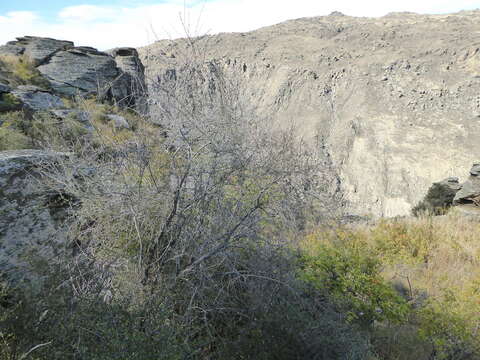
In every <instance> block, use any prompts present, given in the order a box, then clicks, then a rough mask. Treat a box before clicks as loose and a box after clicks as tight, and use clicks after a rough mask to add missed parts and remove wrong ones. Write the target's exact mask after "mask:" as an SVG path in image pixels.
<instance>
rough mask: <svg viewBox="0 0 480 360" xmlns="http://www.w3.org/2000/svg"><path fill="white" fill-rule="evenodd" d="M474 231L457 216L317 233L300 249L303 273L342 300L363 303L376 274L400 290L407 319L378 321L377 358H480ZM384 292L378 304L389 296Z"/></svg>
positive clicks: (478, 256)
mask: <svg viewBox="0 0 480 360" xmlns="http://www.w3.org/2000/svg"><path fill="white" fill-rule="evenodd" d="M479 234H480V223H479V222H472V221H469V220H466V219H464V218H462V217H461V216H457V215H456V214H455V213H451V214H449V215H447V216H443V217H424V218H418V219H405V220H391V221H382V222H380V223H379V224H377V225H375V226H356V227H353V228H351V229H349V230H334V231H332V230H330V231H318V232H316V233H315V234H312V235H310V236H309V237H307V239H306V240H305V241H304V242H303V244H302V248H303V251H304V253H306V254H307V259H308V260H309V262H307V264H309V265H308V266H309V267H307V268H306V275H307V279H309V280H310V281H311V282H313V283H316V284H323V286H330V287H331V286H332V285H331V283H332V281H333V282H334V283H335V284H336V286H337V287H338V291H337V294H338V296H339V297H340V298H341V299H342V298H343V299H344V301H347V302H351V301H352V295H353V294H355V295H356V296H360V299H362V297H361V296H367V297H371V296H372V294H373V293H372V292H371V285H372V282H374V281H378V279H377V278H375V277H372V275H373V274H375V271H378V274H381V275H382V277H383V281H387V282H391V283H395V284H396V287H397V288H398V289H400V290H402V289H403V291H400V292H401V293H402V295H403V296H404V297H405V298H406V299H407V300H408V301H409V303H410V304H412V308H411V311H410V312H409V314H407V315H408V322H407V323H404V324H403V325H401V326H399V325H393V324H391V322H390V321H387V322H385V321H383V322H382V323H379V324H377V328H376V330H375V333H376V335H375V336H374V339H373V343H374V344H375V345H376V346H377V347H378V352H379V354H381V358H382V359H413V358H412V357H411V356H412V355H411V354H412V350H411V349H412V347H413V348H415V347H417V348H419V349H420V348H421V349H422V351H419V352H415V357H414V358H415V359H418V360H424V359H425V360H426V359H431V358H435V359H478V358H480V332H479V331H478V329H479V328H480V241H479ZM372 264H373V265H372ZM369 269H370V270H369ZM372 269H373V270H375V271H372ZM359 270H361V271H360V272H359ZM366 270H367V271H366ZM360 275H361V276H360ZM352 281H353V282H354V284H353V285H351V284H350V283H351V282H352ZM355 283H356V284H357V285H358V287H356V286H355ZM345 285H349V286H348V287H345ZM352 290H353V291H352ZM386 294H387V295H388V297H387V298H384V300H383V301H385V300H386V299H390V296H391V294H390V293H386ZM379 295H380V296H385V294H382V293H381V292H380V293H379ZM374 299H375V298H374ZM354 300H355V299H354ZM370 301H373V300H372V299H371V300H370ZM380 302H382V300H380ZM367 304H368V302H367ZM353 305H354V308H355V306H357V307H358V304H357V303H355V302H353ZM383 320H390V319H388V318H386V319H383ZM405 329H408V331H406V330H405ZM407 333H408V334H409V335H408V336H407V335H406V334H407ZM379 339H381V340H379ZM409 349H410V350H409ZM428 349H430V350H428ZM420 354H424V355H422V356H421V355H420ZM432 354H435V357H430V356H433V355H432Z"/></svg>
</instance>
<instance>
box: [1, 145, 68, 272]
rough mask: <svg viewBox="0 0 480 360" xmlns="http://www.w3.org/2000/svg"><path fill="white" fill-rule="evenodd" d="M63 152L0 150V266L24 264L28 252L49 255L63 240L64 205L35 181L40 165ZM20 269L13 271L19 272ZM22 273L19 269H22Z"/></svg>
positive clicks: (64, 236) (5, 268) (57, 157)
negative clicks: (60, 204)
mask: <svg viewBox="0 0 480 360" xmlns="http://www.w3.org/2000/svg"><path fill="white" fill-rule="evenodd" d="M65 156H67V155H65V154H61V153H55V152H47V151H41V150H18V151H3V152H0V269H2V270H3V271H8V270H13V269H16V268H18V267H21V266H23V265H25V264H26V262H27V261H26V260H27V258H26V257H28V254H32V252H36V253H37V254H40V255H52V254H51V252H52V251H53V249H55V246H52V245H55V244H59V243H64V242H65V238H66V235H65V231H64V228H63V224H64V219H65V217H66V212H65V209H62V207H61V206H59V205H58V201H57V202H55V201H54V200H53V199H55V196H54V194H51V193H49V192H48V191H46V190H45V189H44V188H43V187H42V186H40V182H39V177H40V175H39V173H40V170H41V169H42V167H43V165H45V164H47V163H52V162H54V161H56V160H57V159H59V158H62V157H65ZM20 273H21V272H18V273H15V272H13V276H19V274H20ZM22 274H23V273H22Z"/></svg>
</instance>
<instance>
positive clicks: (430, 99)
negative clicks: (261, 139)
mask: <svg viewBox="0 0 480 360" xmlns="http://www.w3.org/2000/svg"><path fill="white" fill-rule="evenodd" d="M479 32H480V11H472V12H461V13H457V14H452V15H428V16H427V15H417V14H411V13H400V14H397V13H395V14H390V15H387V16H385V17H382V18H354V17H348V16H342V15H341V14H338V13H335V14H332V15H331V16H327V17H313V18H304V19H297V20H292V21H288V22H285V23H282V24H279V25H275V26H271V27H266V28H262V29H259V30H256V31H253V32H249V33H237V34H220V35H216V36H205V37H201V38H198V39H194V42H195V43H196V45H197V48H198V49H203V51H204V55H205V57H206V61H207V62H209V61H210V62H211V61H214V62H217V63H219V64H221V66H222V68H223V69H225V73H226V74H227V76H229V77H230V78H231V79H233V80H235V83H236V84H238V88H239V89H240V93H241V96H242V99H243V100H244V101H245V102H246V103H249V104H251V105H252V106H253V107H254V109H255V111H256V113H257V114H259V115H260V116H264V117H267V118H271V119H272V120H273V119H275V120H280V121H282V122H284V123H287V122H288V121H291V120H293V121H295V122H296V123H297V124H298V125H299V126H300V128H301V129H302V131H303V134H304V135H305V136H306V137H307V138H311V137H313V135H318V136H319V138H320V139H322V141H323V146H325V148H326V150H327V151H328V154H329V156H330V158H331V162H332V163H333V167H332V168H333V169H334V171H335V172H336V174H334V175H336V176H338V178H339V179H340V183H341V189H342V191H343V193H344V196H345V198H346V200H347V212H348V213H350V214H354V215H374V216H395V215H407V214H409V213H410V210H411V208H412V207H413V206H414V205H415V204H417V203H418V202H419V200H420V199H421V198H422V197H423V195H424V194H425V193H426V191H427V189H428V187H429V186H430V184H431V183H432V182H433V181H438V180H440V179H442V178H445V177H447V176H451V175H454V174H467V173H468V170H469V167H470V166H471V164H472V163H473V162H475V161H476V160H478V159H479V158H480V147H479V142H478V134H479V133H480V96H479V94H480V41H479V39H478V33H479ZM187 44H188V42H187V41H185V40H177V41H159V42H157V43H155V44H153V45H151V46H149V47H146V48H143V49H140V55H141V58H142V60H143V62H144V64H145V66H146V71H147V74H148V78H150V79H157V78H159V77H161V78H164V79H167V80H168V79H169V81H176V76H165V75H168V74H172V73H175V71H177V72H179V71H181V68H180V64H181V60H179V59H181V57H182V54H185V53H187V50H186V49H187Z"/></svg>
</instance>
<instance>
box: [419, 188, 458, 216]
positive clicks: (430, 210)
mask: <svg viewBox="0 0 480 360" xmlns="http://www.w3.org/2000/svg"><path fill="white" fill-rule="evenodd" d="M455 194H456V191H455V190H453V189H452V188H451V187H449V186H448V185H447V184H444V183H434V184H433V185H432V186H431V187H430V188H429V189H428V192H427V195H425V198H424V199H423V200H422V201H420V202H419V203H418V204H417V205H416V206H415V207H414V208H413V209H412V213H413V215H415V216H419V215H422V214H427V215H443V214H445V212H446V211H447V210H448V208H449V207H451V206H452V203H453V199H454V197H455Z"/></svg>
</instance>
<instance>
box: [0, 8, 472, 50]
mask: <svg viewBox="0 0 480 360" xmlns="http://www.w3.org/2000/svg"><path fill="white" fill-rule="evenodd" d="M477 8H480V0H403V1H398V0H21V1H19V0H0V44H4V43H6V42H7V41H10V40H14V39H15V38H16V37H18V36H24V35H34V36H46V37H52V38H56V39H61V40H70V41H74V42H75V44H76V45H78V46H93V47H96V48H98V49H100V50H106V49H110V48H113V47H118V46H132V47H139V46H144V45H147V44H150V43H152V42H154V41H155V40H159V39H169V38H178V37H182V36H184V35H185V29H188V30H187V31H188V32H189V34H190V35H204V34H215V33H218V32H245V31H250V30H254V29H257V28H260V27H262V26H268V25H273V24H276V23H279V22H282V21H285V20H288V19H295V18H300V17H309V16H322V15H328V14H330V13H331V12H333V11H340V12H342V13H344V14H346V15H351V16H372V17H373V16H383V15H386V14H387V13H389V12H393V11H410V12H417V13H429V14H443V13H450V12H457V11H460V10H471V9H477Z"/></svg>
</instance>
